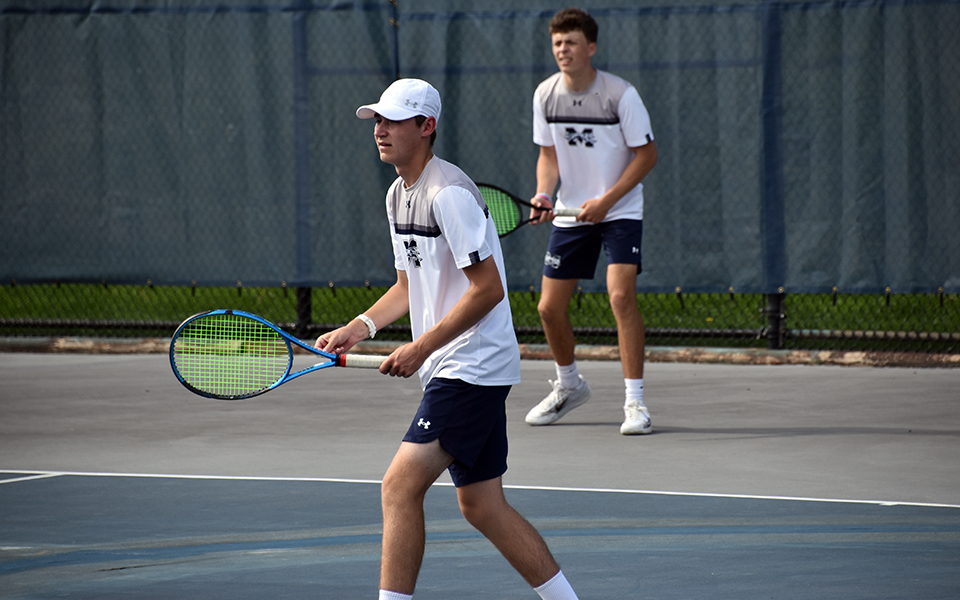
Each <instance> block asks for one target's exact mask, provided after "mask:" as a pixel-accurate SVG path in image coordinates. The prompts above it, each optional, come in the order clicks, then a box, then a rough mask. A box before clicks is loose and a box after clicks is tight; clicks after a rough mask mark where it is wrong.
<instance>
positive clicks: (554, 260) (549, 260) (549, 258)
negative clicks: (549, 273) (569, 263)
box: [543, 252, 560, 269]
mask: <svg viewBox="0 0 960 600" xmlns="http://www.w3.org/2000/svg"><path fill="white" fill-rule="evenodd" d="M543 264H544V265H546V266H548V267H551V268H553V269H559V268H560V255H558V254H550V253H549V252H547V255H546V256H544V257H543Z"/></svg>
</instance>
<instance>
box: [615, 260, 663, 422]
mask: <svg viewBox="0 0 960 600" xmlns="http://www.w3.org/2000/svg"><path fill="white" fill-rule="evenodd" d="M636 281H637V267H636V265H626V264H612V265H609V266H608V267H607V291H608V294H609V296H610V308H611V309H612V310H613V316H614V318H616V321H617V343H618V345H619V348H620V364H621V367H622V368H623V383H624V388H625V390H624V392H625V393H624V396H625V398H624V403H623V415H624V420H623V424H622V425H621V426H620V433H622V434H624V435H642V434H647V433H652V432H653V422H652V421H651V419H650V411H649V410H647V406H646V404H645V403H644V400H643V360H644V357H643V353H644V349H645V346H646V343H645V342H646V340H645V336H646V329H645V327H644V323H643V315H641V314H640V309H639V308H638V307H637V289H636Z"/></svg>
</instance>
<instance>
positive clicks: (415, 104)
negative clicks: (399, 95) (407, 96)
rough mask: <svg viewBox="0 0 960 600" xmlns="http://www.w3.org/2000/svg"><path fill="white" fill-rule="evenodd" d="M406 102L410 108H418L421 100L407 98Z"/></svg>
mask: <svg viewBox="0 0 960 600" xmlns="http://www.w3.org/2000/svg"><path fill="white" fill-rule="evenodd" d="M404 104H406V105H407V106H409V107H410V108H416V107H417V106H419V105H420V103H419V102H414V101H413V100H407V101H406V102H404Z"/></svg>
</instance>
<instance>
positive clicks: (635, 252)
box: [632, 246, 640, 254]
mask: <svg viewBox="0 0 960 600" xmlns="http://www.w3.org/2000/svg"><path fill="white" fill-rule="evenodd" d="M632 252H633V253H634V254H640V248H637V247H636V246H634V247H633V249H632Z"/></svg>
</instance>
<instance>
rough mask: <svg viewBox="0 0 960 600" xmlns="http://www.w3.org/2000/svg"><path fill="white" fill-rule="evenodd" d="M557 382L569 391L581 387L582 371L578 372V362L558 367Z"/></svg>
mask: <svg viewBox="0 0 960 600" xmlns="http://www.w3.org/2000/svg"><path fill="white" fill-rule="evenodd" d="M556 367H557V380H558V381H559V382H560V386H561V387H565V388H567V389H571V388H575V387H577V386H578V385H580V371H578V370H577V361H573V362H572V363H570V364H569V365H567V366H565V367H564V366H560V365H556Z"/></svg>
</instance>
